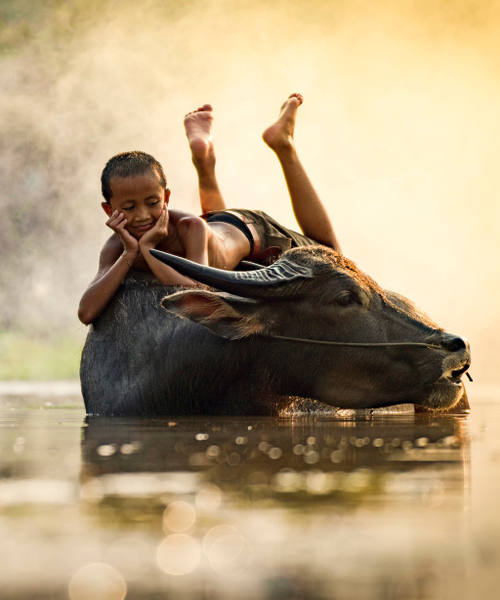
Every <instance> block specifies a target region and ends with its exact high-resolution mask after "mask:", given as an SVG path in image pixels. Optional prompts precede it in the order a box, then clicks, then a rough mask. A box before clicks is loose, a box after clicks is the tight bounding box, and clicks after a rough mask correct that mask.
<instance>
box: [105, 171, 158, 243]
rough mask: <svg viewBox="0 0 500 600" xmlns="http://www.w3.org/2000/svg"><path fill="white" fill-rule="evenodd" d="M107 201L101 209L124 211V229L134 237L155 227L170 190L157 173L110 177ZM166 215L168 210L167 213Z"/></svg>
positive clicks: (108, 211) (107, 211) (111, 211)
mask: <svg viewBox="0 0 500 600" xmlns="http://www.w3.org/2000/svg"><path fill="white" fill-rule="evenodd" d="M110 186H111V191H112V193H113V195H112V196H111V198H110V200H109V202H103V203H102V205H101V206H102V207H103V209H104V212H105V213H106V214H107V215H108V216H111V214H112V213H113V212H114V211H115V210H117V211H118V212H121V213H123V214H124V215H125V217H126V219H127V225H126V227H125V229H126V230H127V231H128V232H129V233H130V234H131V235H133V236H134V237H135V238H136V239H140V238H141V237H142V236H143V235H144V234H145V233H146V231H148V230H149V229H151V228H152V227H154V225H155V223H156V221H158V219H159V217H160V215H161V211H162V209H163V206H164V204H168V199H169V196H170V190H168V189H167V190H165V189H164V188H163V187H162V185H161V183H160V179H159V178H158V175H157V174H156V173H155V172H154V171H148V172H146V173H143V174H142V175H133V176H131V177H117V176H115V177H112V178H111V180H110ZM167 217H168V214H167Z"/></svg>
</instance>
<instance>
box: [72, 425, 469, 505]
mask: <svg viewBox="0 0 500 600" xmlns="http://www.w3.org/2000/svg"><path fill="white" fill-rule="evenodd" d="M466 440H467V438H466V435H465V419H464V417H463V416H456V415H407V416H400V417H393V416H391V418H380V417H373V418H369V419H366V418H364V419H362V420H359V419H331V418H329V419H327V418H321V417H319V418H317V417H316V418H314V417H308V418H305V417H304V418H298V419H294V420H290V419H275V418H250V417H248V418H239V419H237V420H235V419H228V418H223V417H221V418H214V419H206V418H205V419H203V418H202V419H200V418H186V417H183V418H179V419H176V420H175V421H172V420H171V419H170V420H167V419H165V420H164V419H136V418H123V419H117V418H110V419H107V418H103V417H87V419H86V427H84V429H83V441H82V458H83V463H82V472H81V481H82V484H83V487H84V495H85V488H87V487H89V489H91V487H92V486H94V487H95V488H96V489H97V487H98V488H99V490H100V493H99V495H98V499H99V501H100V500H101V499H102V498H104V497H106V496H112V497H115V498H116V497H124V498H138V497H144V498H148V499H149V498H153V497H160V496H164V495H165V494H166V495H167V496H168V497H170V496H172V497H174V496H176V495H182V494H187V495H189V494H196V493H197V492H198V491H199V490H200V489H201V486H202V484H203V485H205V488H203V489H205V490H206V489H207V488H206V485H207V484H211V485H212V486H213V489H216V490H222V491H223V493H224V495H225V497H227V498H229V499H230V500H231V502H233V503H235V502H237V503H243V504H244V503H245V502H248V501H250V502H254V501H255V500H257V499H265V500H267V501H269V500H272V501H273V502H275V503H276V504H277V505H279V504H282V503H283V502H287V503H288V502H291V501H296V502H298V503H299V504H301V503H308V502H311V501H314V502H316V501H318V500H319V499H323V500H327V501H328V502H331V501H334V502H336V503H338V504H342V503H344V502H346V501H349V502H352V501H357V502H361V501H364V500H365V499H366V500H370V499H371V498H372V497H373V495H374V494H376V493H386V488H387V487H388V486H389V487H390V490H391V493H395V491H396V489H397V488H398V485H399V488H400V489H401V490H403V489H404V490H405V493H406V494H408V493H410V490H411V489H413V490H414V493H415V495H417V496H419V495H420V496H421V495H422V494H421V492H422V486H419V485H418V484H417V483H415V484H414V485H410V483H409V482H410V481H411V480H412V478H413V479H414V480H417V477H416V475H415V473H418V481H422V480H427V481H430V480H432V481H433V482H434V484H433V485H434V487H439V488H442V487H443V486H446V487H447V488H450V486H451V488H453V492H454V493H457V492H459V491H460V490H463V488H464V484H465V481H466V467H467V460H466V453H467V442H466ZM396 476H397V477H396ZM96 480H97V481H98V482H99V485H98V486H96V485H95V482H96ZM403 481H404V482H406V483H405V484H404V485H403V484H402V483H401V482H403ZM398 482H399V483H398ZM422 485H424V484H423V483H422ZM425 486H426V490H427V491H428V489H429V484H428V483H427V484H425ZM431 487H432V486H431ZM203 493H204V494H208V492H206V491H205V492H203ZM90 496H91V494H90ZM200 502H201V501H200ZM208 503H210V502H208ZM172 510H173V509H172ZM179 510H180V509H179ZM172 514H173V513H172Z"/></svg>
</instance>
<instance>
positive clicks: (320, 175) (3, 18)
mask: <svg viewBox="0 0 500 600" xmlns="http://www.w3.org/2000/svg"><path fill="white" fill-rule="evenodd" d="M499 29H500V6H499V5H498V3H497V2H494V1H493V0H491V1H489V0H482V1H480V0H478V1H472V0H471V1H468V0H452V1H448V2H444V1H443V2H441V3H436V2H430V1H421V2H418V3H415V2H412V1H410V0H380V1H378V2H376V3H374V2H369V1H368V0H365V1H361V0H359V1H356V0H353V1H347V0H343V1H342V0H339V1H319V0H316V1H313V2H306V1H305V0H304V1H302V0H300V1H293V0H288V1H287V2H281V1H277V2H273V3H270V4H269V3H266V2H264V1H260V0H254V1H253V2H245V1H241V2H234V1H229V0H228V1H224V0H222V1H205V2H202V1H194V0H191V1H185V2H170V1H164V2H161V1H159V0H150V1H147V2H141V3H138V2H132V1H131V0H122V1H120V2H118V1H116V2H114V1H110V0H108V1H104V2H97V1H92V2H89V1H88V0H87V1H85V2H84V1H83V0H73V1H68V2H56V1H54V2H51V3H50V2H49V3H46V4H45V5H44V7H43V8H41V7H40V8H37V9H36V11H34V10H33V8H32V3H30V2H27V1H26V2H23V1H21V0H17V2H3V3H2V7H1V8H0V50H1V54H0V60H1V64H2V68H1V69H0V85H1V88H2V94H1V96H0V114H1V117H2V118H1V119H0V190H1V192H0V206H1V209H2V216H3V219H2V234H1V241H2V268H1V270H0V302H1V303H0V329H3V330H21V331H25V332H31V333H32V334H33V335H35V334H36V335H45V334H47V332H51V331H61V332H64V331H70V330H71V331H78V332H81V334H82V336H83V335H84V333H85V328H84V327H83V326H81V325H80V324H79V323H78V322H77V318H76V310H77V304H78V300H79V298H80V296H81V294H82V292H83V290H84V289H85V287H86V285H87V284H88V282H89V281H90V280H91V279H92V278H93V276H94V274H95V272H96V269H97V259H98V253H99V250H100V247H101V246H102V244H103V243H104V241H105V239H106V238H107V237H108V236H109V235H110V233H111V232H110V231H109V230H107V229H106V227H105V226H104V221H105V216H104V213H103V212H102V210H101V207H100V202H101V196H100V182H99V177H100V173H101V171H102V168H103V166H104V164H105V162H106V161H107V160H108V158H110V157H111V156H112V155H114V154H116V153H118V152H122V151H125V150H132V149H139V150H144V151H146V152H149V153H151V154H153V155H154V156H155V157H156V158H157V159H158V160H160V162H161V163H162V164H163V166H164V168H165V171H166V174H167V179H168V185H169V188H170V189H171V190H172V199H171V203H172V204H171V205H172V206H175V207H178V208H181V209H184V210H188V211H192V212H195V213H198V212H199V203H198V199H197V186H196V178H195V171H194V168H193V167H192V165H191V162H190V155H189V149H188V146H187V142H186V139H185V136H184V130H183V126H182V119H183V115H184V114H185V113H186V112H188V111H190V110H192V109H194V108H196V107H197V106H199V105H201V104H204V103H206V102H209V103H211V104H212V105H213V106H214V109H215V119H216V120H215V146H216V153H217V173H218V178H219V182H220V184H221V188H222V191H223V194H224V196H225V199H226V203H227V204H228V206H232V207H248V208H257V209H262V210H265V211H266V212H268V213H270V214H271V215H273V216H274V217H275V218H277V219H278V220H280V221H281V222H283V224H284V225H287V226H290V227H295V228H296V227H297V225H296V223H295V222H294V219H293V215H292V211H291V208H290V203H289V200H288V196H287V191H286V187H285V184H284V181H283V178H282V175H281V172H280V168H279V165H278V163H277V161H276V159H275V158H274V156H273V154H272V153H271V152H270V150H269V149H268V148H267V147H266V146H265V145H264V144H263V142H262V140H261V138H260V136H261V132H262V131H263V129H264V128H265V127H266V126H267V125H268V124H270V123H271V122H272V121H273V120H274V119H275V118H276V116H277V113H278V110H279V106H280V104H281V103H282V102H283V100H284V99H285V98H286V97H287V96H288V94H289V93H291V92H294V91H299V92H301V93H302V94H303V95H304V98H305V101H304V104H303V106H302V107H301V108H300V114H299V117H298V121H297V127H296V140H297V147H298V150H299V153H300V155H301V158H302V160H303V162H304V164H305V166H306V168H307V170H308V172H309V174H310V177H311V179H312V181H313V182H314V184H315V187H316V188H317V190H318V192H319V194H320V196H321V198H322V199H323V201H324V202H325V204H326V206H327V207H328V210H329V212H330V215H331V217H332V221H333V223H334V226H335V230H336V233H337V236H338V239H339V241H340V243H341V245H342V248H343V251H344V253H345V254H346V255H347V256H349V257H350V258H352V259H353V260H354V261H355V262H356V263H357V264H358V266H359V267H360V268H361V269H363V270H365V271H366V272H367V273H369V274H370V275H371V276H372V277H374V279H376V280H377V281H378V282H379V283H380V284H381V285H383V286H384V287H387V288H390V289H394V290H396V291H398V292H400V293H403V294H405V295H406V296H408V297H410V298H412V299H413V300H415V301H416V303H417V304H418V305H419V306H420V307H421V308H422V309H423V310H424V311H425V312H427V313H428V314H429V315H430V316H431V317H432V318H433V319H434V320H435V321H437V322H438V323H439V324H440V325H442V326H443V327H444V328H445V329H447V330H449V331H452V332H455V333H458V334H461V335H464V336H465V337H467V338H469V340H470V341H471V345H472V352H473V366H472V373H473V375H474V376H475V377H476V379H478V380H480V381H484V382H493V381H496V380H498V377H499V374H498V369H497V368H496V367H497V363H498V359H497V355H498V351H499V346H500V343H499V341H498V338H499V335H500V316H499V311H498V309H497V306H498V301H497V298H498V297H499V289H500V269H499V267H498V257H499V255H500V253H499V249H500V241H499V239H500V236H499V235H498V228H499V226H498V223H499V222H500V203H499V201H498V189H499V179H500V175H499V169H498V156H499V150H500V148H499V146H500V141H499V140H500V119H498V117H497V111H498V106H499V105H500V78H499V77H498V73H499V69H500V52H499V46H500V36H499Z"/></svg>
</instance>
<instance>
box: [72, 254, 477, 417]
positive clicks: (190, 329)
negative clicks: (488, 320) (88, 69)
mask: <svg viewBox="0 0 500 600" xmlns="http://www.w3.org/2000/svg"><path fill="white" fill-rule="evenodd" d="M152 252H153V253H154V254H155V256H157V257H158V258H160V259H161V260H163V261H164V262H167V263H168V264H170V265H172V266H174V267H175V268H177V269H178V270H180V271H182V272H183V273H185V274H186V275H188V276H190V277H192V278H193V279H195V280H197V281H199V282H202V283H204V284H206V285H210V286H212V287H215V288H217V289H219V290H223V291H222V292H220V291H218V292H216V291H211V290H209V289H207V288H204V287H202V286H199V287H195V288H188V289H182V291H178V290H179V288H177V289H176V290H174V289H173V288H167V287H165V286H163V285H161V284H159V283H157V282H153V281H151V280H150V279H141V278H138V277H129V278H128V279H127V280H126V281H125V282H124V285H123V286H122V288H121V290H120V291H119V293H118V294H117V295H116V296H115V298H114V299H113V301H112V302H111V303H110V305H109V306H108V307H107V309H106V311H105V312H104V313H103V314H102V315H101V316H100V317H99V318H98V319H97V320H96V321H95V322H94V324H93V325H92V327H91V329H90V332H89V334H88V337H87V341H86V344H85V347H84V350H83V353H82V362H81V370H80V376H81V382H82V392H83V397H84V400H85V406H86V409H87V412H88V413H89V414H101V415H162V414H163V415H166V414H178V415H181V414H233V415H234V414H254V415H255V414H273V413H276V411H277V410H279V409H280V408H282V406H283V403H284V402H285V401H289V398H290V396H301V397H308V398H314V399H317V400H320V401H322V402H324V403H327V404H330V405H334V406H339V407H346V408H367V407H380V406H387V405H391V404H399V403H406V402H410V403H415V404H417V405H421V406H424V407H427V408H432V409H438V410H444V409H448V408H450V407H452V406H454V405H455V404H457V403H458V402H459V400H460V399H461V397H462V396H463V393H464V392H463V385H462V382H461V377H462V375H463V374H464V373H465V372H466V371H467V369H468V368H469V365H470V350H469V346H468V343H467V342H466V341H465V340H464V339H462V338H461V337H458V336H456V335H453V334H450V333H446V332H444V331H443V330H442V329H441V328H439V327H438V326H437V325H435V324H434V323H433V322H432V321H431V320H430V319H429V318H428V317H426V316H425V315H424V314H423V313H421V312H419V311H418V310H417V309H416V308H415V307H414V305H413V304H412V303H411V302H410V301H408V300H406V299H405V298H403V297H402V296H400V295H399V294H395V293H393V292H389V291H386V290H383V289H382V288H380V287H379V286H378V285H377V284H376V283H375V282H374V281H373V280H372V279H371V278H370V277H368V276H367V275H365V274H364V273H362V272H361V271H360V270H359V269H358V268H357V267H356V265H354V263H352V262H351V261H350V260H348V259H347V258H345V257H344V256H342V255H340V254H338V253H337V252H335V251H333V250H330V249H328V248H325V247H322V246H310V247H307V248H295V249H292V250H289V251H288V252H286V253H285V254H283V255H282V257H281V258H280V259H278V260H277V261H276V262H275V263H274V264H273V265H271V266H268V267H265V268H262V269H259V270H255V271H241V272H228V271H220V270H218V269H212V268H210V267H204V266H202V265H198V264H196V263H191V262H190V261H187V260H185V259H182V258H179V257H174V256H171V255H167V254H165V253H162V252H159V251H155V250H153V251H152ZM172 292H174V293H172ZM165 309H166V310H165ZM290 338H292V339H290ZM304 339H306V340H309V341H304ZM311 340H314V341H311ZM318 342H319V343H318ZM325 342H329V343H325ZM331 342H333V344H330V343H331Z"/></svg>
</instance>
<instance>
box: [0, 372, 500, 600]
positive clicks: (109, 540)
mask: <svg viewBox="0 0 500 600" xmlns="http://www.w3.org/2000/svg"><path fill="white" fill-rule="evenodd" d="M60 385H62V384H60ZM58 390H59V391H54V390H52V391H51V390H50V389H41V390H40V393H39V394H37V393H36V389H35V390H32V392H31V393H30V392H29V390H28V391H26V390H25V389H24V390H18V393H12V391H11V393H7V392H6V390H5V389H0V392H3V396H2V399H1V403H2V404H1V406H2V408H1V409H0V429H1V434H0V449H1V454H0V472H1V480H0V524H1V528H2V534H3V535H2V542H1V544H0V560H1V563H0V564H1V565H2V569H1V575H0V583H1V587H0V597H1V598H12V599H14V598H15V599H21V598H30V599H37V598H54V599H59V598H61V599H62V598H64V599H67V598H68V597H69V598H71V599H75V598H77V599H80V598H93V599H96V598H97V599H99V598H106V599H112V600H114V599H115V598H125V597H126V598H138V599H139V598H140V599H142V598H144V599H150V598H151V599H153V598H181V599H182V598H186V599H194V598H210V599H214V600H219V599H226V598H227V599H240V598H241V599H247V598H248V599H255V598H264V599H267V598H269V599H271V598H272V599H287V600H288V599H302V598H304V599H306V598H307V599H311V600H314V599H318V600H319V599H327V598H328V599H330V598H335V599H338V600H343V599H351V598H352V599H353V600H354V599H356V600H364V599H370V600H371V599H387V598H389V599H392V598H394V599H402V598H404V599H440V598H443V599H445V598H479V597H481V598H488V597H491V598H496V597H497V590H498V588H499V585H500V570H499V569H498V566H499V554H500V519H499V518H498V517H497V511H498V509H497V505H498V500H497V498H498V497H499V495H498V493H499V491H500V489H499V488H500V477H499V474H500V473H499V463H500V407H499V406H498V405H497V403H495V400H496V398H497V397H498V396H495V393H494V390H493V391H489V392H488V394H486V396H484V395H483V397H482V398H478V399H477V401H476V402H475V401H474V400H475V399H474V391H473V392H472V393H471V394H470V396H471V398H470V399H471V405H472V406H473V409H472V412H471V414H470V415H454V416H452V415H419V414H417V415H416V414H413V412H412V411H410V410H407V411H406V413H405V412H403V413H402V414H392V415H383V414H371V415H370V414H367V413H358V414H354V413H345V414H341V415H337V416H336V417H331V416H326V415H316V416H296V417H289V418H262V417H258V418H255V417H245V418H238V419H235V418H224V417H217V418H214V417H210V418H186V417H183V418H161V419H158V418H157V419H135V418H134V419H131V418H129V419H122V418H112V419H106V418H86V417H85V415H84V411H83V409H82V405H81V401H80V400H79V398H78V396H77V395H75V394H74V390H72V389H71V388H64V386H63V387H59V388H58Z"/></svg>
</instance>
